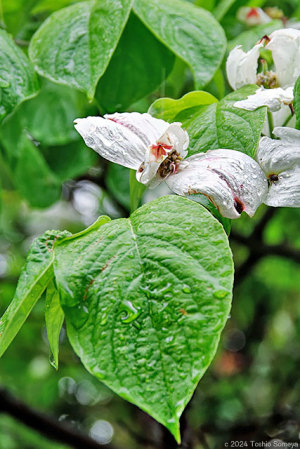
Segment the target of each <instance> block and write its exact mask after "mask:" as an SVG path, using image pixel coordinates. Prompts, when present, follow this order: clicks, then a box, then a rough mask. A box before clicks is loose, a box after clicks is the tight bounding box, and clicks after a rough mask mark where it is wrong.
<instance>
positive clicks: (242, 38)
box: [228, 20, 282, 51]
mask: <svg viewBox="0 0 300 449" xmlns="http://www.w3.org/2000/svg"><path fill="white" fill-rule="evenodd" d="M281 28H282V22H281V20H273V21H272V22H269V23H264V24H262V25H257V26H255V27H252V28H251V29H250V30H248V31H244V32H243V33H240V34H239V35H238V36H237V37H236V38H235V39H232V40H231V41H229V42H228V50H229V51H230V50H232V49H233V48H234V47H235V46H236V45H242V47H243V50H244V51H249V50H250V49H251V48H252V47H253V46H254V45H255V44H256V42H257V41H259V40H260V39H261V38H262V37H263V36H264V35H268V34H271V33H272V31H275V30H279V29H281Z"/></svg>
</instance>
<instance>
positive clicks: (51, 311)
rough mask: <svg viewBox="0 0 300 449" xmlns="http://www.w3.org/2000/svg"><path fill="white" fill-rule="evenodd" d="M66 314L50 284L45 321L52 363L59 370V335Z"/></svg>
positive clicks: (55, 290)
mask: <svg viewBox="0 0 300 449" xmlns="http://www.w3.org/2000/svg"><path fill="white" fill-rule="evenodd" d="M64 318H65V315H64V312H63V310H62V308H61V305H60V301H59V294H58V291H57V289H56V287H55V285H54V282H50V284H49V285H48V288H47V293H46V310H45V321H46V329H47V336H48V341H49V345H50V350H51V356H50V357H51V358H50V360H51V362H52V364H53V366H54V367H55V368H56V369H57V368H58V351H59V335H60V331H61V328H62V325H63V322H64Z"/></svg>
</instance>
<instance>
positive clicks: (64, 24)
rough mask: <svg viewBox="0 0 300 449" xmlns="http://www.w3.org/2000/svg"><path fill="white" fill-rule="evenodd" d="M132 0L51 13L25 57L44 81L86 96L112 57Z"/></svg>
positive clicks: (94, 1)
mask: <svg viewBox="0 0 300 449" xmlns="http://www.w3.org/2000/svg"><path fill="white" fill-rule="evenodd" d="M131 3H132V0H117V1H110V0H89V1H86V2H80V3H76V4H74V5H71V6H69V7H67V8H63V9H61V10H59V11H56V12H55V13H53V14H52V15H51V16H50V17H49V18H48V19H47V20H46V21H45V22H44V23H43V24H42V26H41V27H40V28H39V29H38V31H37V32H36V33H35V35H34V36H33V38H32V40H31V43H30V47H29V56H30V58H31V60H32V61H33V63H34V64H35V67H36V69H37V71H38V72H39V73H40V74H41V75H44V76H45V77H47V78H49V79H51V80H53V81H56V82H59V83H62V84H67V85H68V86H72V87H75V88H78V89H80V90H83V91H85V92H87V94H88V96H89V97H90V98H92V97H93V95H94V92H95V88H96V85H97V82H98V80H99V78H100V77H101V75H103V73H104V72H105V69H106V67H107V65H108V63H109V61H110V58H111V57H112V54H113V52H114V50H115V48H116V46H117V43H118V41H119V39H120V36H121V34H122V31H123V28H124V26H125V24H126V22H127V19H128V16H129V13H130V9H131Z"/></svg>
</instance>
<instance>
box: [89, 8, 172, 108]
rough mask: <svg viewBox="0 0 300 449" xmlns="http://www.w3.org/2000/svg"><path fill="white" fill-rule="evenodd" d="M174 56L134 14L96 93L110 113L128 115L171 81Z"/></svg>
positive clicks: (100, 102) (101, 103)
mask: <svg viewBox="0 0 300 449" xmlns="http://www.w3.org/2000/svg"><path fill="white" fill-rule="evenodd" d="M174 59H175V58H174V55H173V53H171V52H170V51H169V50H168V49H167V48H166V47H165V46H164V45H162V44H161V43H160V42H159V41H158V40H157V39H156V38H155V37H154V36H153V34H152V33H151V32H150V31H149V30H148V29H147V28H146V27H145V26H144V25H143V23H142V22H141V21H140V20H139V19H138V18H137V17H136V15H135V14H131V15H130V18H129V20H128V23H127V25H126V27H125V30H124V32H123V34H122V37H121V39H120V42H119V45H118V47H117V49H116V51H115V53H114V54H113V57H112V59H111V61H110V63H109V66H108V68H107V70H106V72H105V74H104V75H103V77H102V78H101V80H100V82H99V84H98V86H97V91H96V98H97V100H98V102H99V104H100V105H101V106H102V107H103V108H104V110H105V111H107V112H115V111H116V110H118V111H125V110H126V109H127V108H128V106H130V105H131V104H133V103H134V102H136V101H137V100H139V99H140V98H143V97H145V96H146V95H148V94H150V93H151V92H153V91H154V90H155V89H156V88H157V87H159V86H160V84H161V83H162V82H163V81H164V80H165V79H166V78H167V76H168V75H169V73H170V72H171V70H172V67H173V64H174Z"/></svg>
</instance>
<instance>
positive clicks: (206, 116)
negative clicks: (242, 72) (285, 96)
mask: <svg viewBox="0 0 300 449" xmlns="http://www.w3.org/2000/svg"><path fill="white" fill-rule="evenodd" d="M256 90H257V86H255V85H248V86H245V87H242V88H241V89H239V90H236V91H235V92H232V93H231V94H229V95H227V96H226V97H224V98H223V99H222V100H221V101H219V102H214V103H213V102H212V101H213V100H212V99H209V98H208V99H207V98H204V97H203V103H202V105H199V106H195V101H194V100H195V94H196V93H195V92H194V93H193V96H192V95H191V94H188V95H191V97H190V99H189V97H188V96H186V97H187V98H186V100H185V101H184V102H183V101H182V100H183V98H185V97H183V98H182V99H179V100H171V103H170V99H165V98H162V99H159V100H156V101H155V102H154V103H153V104H152V106H151V107H150V109H149V112H150V113H151V114H152V115H154V116H158V117H159V118H165V117H166V119H167V120H172V121H179V122H182V124H183V127H184V128H185V129H186V130H187V131H188V133H189V137H190V146H189V155H190V156H191V155H193V154H197V153H201V152H205V151H208V150H215V149H218V148H229V149H232V150H237V151H242V152H243V153H246V154H248V155H249V156H251V157H254V156H255V154H256V150H257V146H258V142H259V139H260V136H261V131H262V128H263V126H264V123H265V120H266V114H267V108H266V107H261V108H259V109H257V110H256V111H246V110H244V109H239V108H236V107H234V103H235V102H236V101H239V100H242V99H245V98H247V97H248V96H249V95H252V94H254V93H255V91H256ZM211 97H212V96H211ZM212 98H214V97H212ZM204 99H205V102H204ZM166 100H169V102H166ZM200 101H201V96H199V102H200ZM176 102H177V103H176ZM189 102H190V107H188V106H189ZM209 102H210V103H211V104H209ZM168 105H169V106H168ZM170 105H171V106H170ZM166 106H167V107H166ZM165 107H166V108H165ZM164 108H165V109H164Z"/></svg>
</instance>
